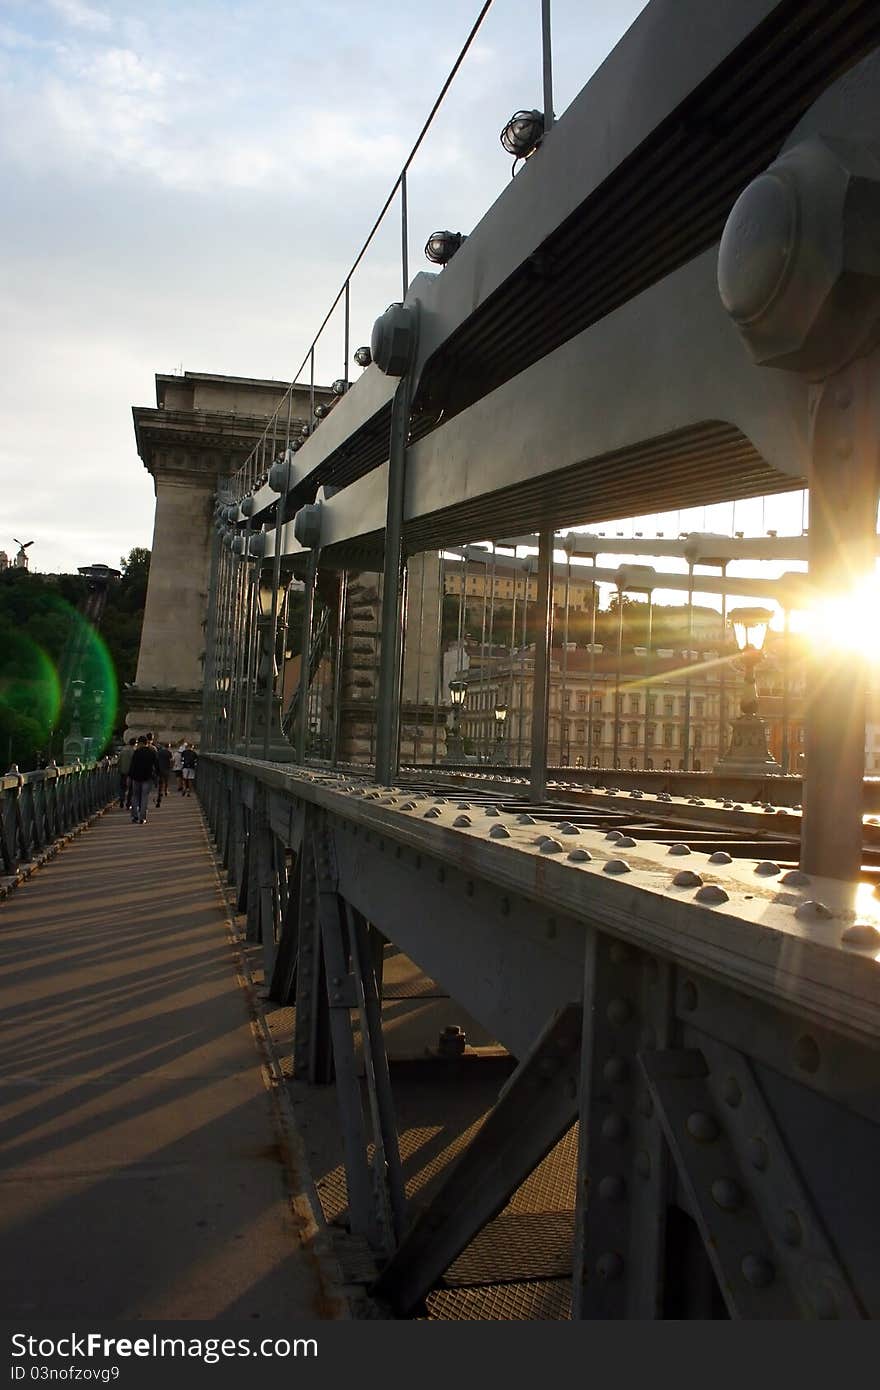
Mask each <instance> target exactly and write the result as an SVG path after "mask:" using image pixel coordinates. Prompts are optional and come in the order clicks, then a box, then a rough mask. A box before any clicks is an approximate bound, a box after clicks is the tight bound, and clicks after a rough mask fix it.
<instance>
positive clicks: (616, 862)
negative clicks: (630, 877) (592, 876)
mask: <svg viewBox="0 0 880 1390" xmlns="http://www.w3.org/2000/svg"><path fill="white" fill-rule="evenodd" d="M602 872H603V874H628V873H629V872H630V867H629V864H627V862H626V860H625V859H609V860H608V861H607V862H606V863H605V864H604V865H603V866H602Z"/></svg>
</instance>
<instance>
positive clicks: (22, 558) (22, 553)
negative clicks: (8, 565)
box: [12, 536, 33, 570]
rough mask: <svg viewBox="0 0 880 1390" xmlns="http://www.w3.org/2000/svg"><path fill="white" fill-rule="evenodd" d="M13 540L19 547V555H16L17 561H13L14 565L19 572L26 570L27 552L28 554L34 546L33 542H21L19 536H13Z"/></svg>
mask: <svg viewBox="0 0 880 1390" xmlns="http://www.w3.org/2000/svg"><path fill="white" fill-rule="evenodd" d="M12 539H13V540H14V541H15V544H16V545H17V546H18V554H17V555H16V557H15V559H14V560H13V562H12V563H13V564H14V565H15V568H16V569H17V570H26V569H27V567H28V554H27V552H28V549H29V548H30V546H32V545H33V541H20V540H19V539H18V536H13V537H12Z"/></svg>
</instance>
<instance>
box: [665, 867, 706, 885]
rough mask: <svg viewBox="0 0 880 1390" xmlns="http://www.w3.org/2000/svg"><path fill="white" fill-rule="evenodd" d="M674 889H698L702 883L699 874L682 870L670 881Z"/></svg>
mask: <svg viewBox="0 0 880 1390" xmlns="http://www.w3.org/2000/svg"><path fill="white" fill-rule="evenodd" d="M672 882H673V883H674V885H675V887H676V888H699V887H700V886H701V884H702V882H703V880H702V878H701V877H700V875H699V874H695V873H694V872H693V870H692V869H682V870H681V872H680V873H677V874H676V875H675V878H674V879H673V880H672Z"/></svg>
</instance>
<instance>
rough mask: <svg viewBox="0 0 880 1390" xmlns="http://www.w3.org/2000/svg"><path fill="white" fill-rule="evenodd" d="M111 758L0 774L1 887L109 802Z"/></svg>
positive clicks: (113, 781)
mask: <svg viewBox="0 0 880 1390" xmlns="http://www.w3.org/2000/svg"><path fill="white" fill-rule="evenodd" d="M117 792H118V773H117V770H116V760H115V759H113V758H103V759H102V760H101V761H100V762H97V763H91V764H88V765H86V766H84V767H83V766H76V765H73V766H70V767H66V766H65V767H52V768H46V769H45V770H44V771H41V772H25V773H7V774H5V775H4V776H2V777H0V888H2V887H4V886H5V881H6V880H9V879H14V878H15V876H16V874H17V873H18V871H19V869H20V868H21V867H22V865H24V864H29V863H31V862H32V861H33V860H34V859H35V858H36V857H37V856H38V855H39V854H41V853H42V852H43V851H44V850H46V849H48V848H49V847H50V846H51V845H52V844H54V843H55V842H56V841H57V840H60V839H61V838H62V836H64V835H67V834H69V833H70V831H71V830H74V829H75V828H76V827H77V826H78V825H82V824H83V822H84V821H87V820H88V819H89V817H90V816H93V815H95V814H96V812H98V811H100V810H102V809H103V808H104V807H105V806H106V805H108V803H109V802H111V801H112V800H114V798H115V796H116V795H117Z"/></svg>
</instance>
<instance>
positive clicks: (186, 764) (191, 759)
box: [180, 744, 198, 796]
mask: <svg viewBox="0 0 880 1390" xmlns="http://www.w3.org/2000/svg"><path fill="white" fill-rule="evenodd" d="M180 761H181V764H182V771H183V794H184V796H189V795H190V794H191V793H192V789H193V783H194V782H195V779H196V763H197V762H198V755H197V753H196V750H195V749H194V748H190V746H189V744H186V745H185V746H184V748H183V749H182V750H181V754H180Z"/></svg>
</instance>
